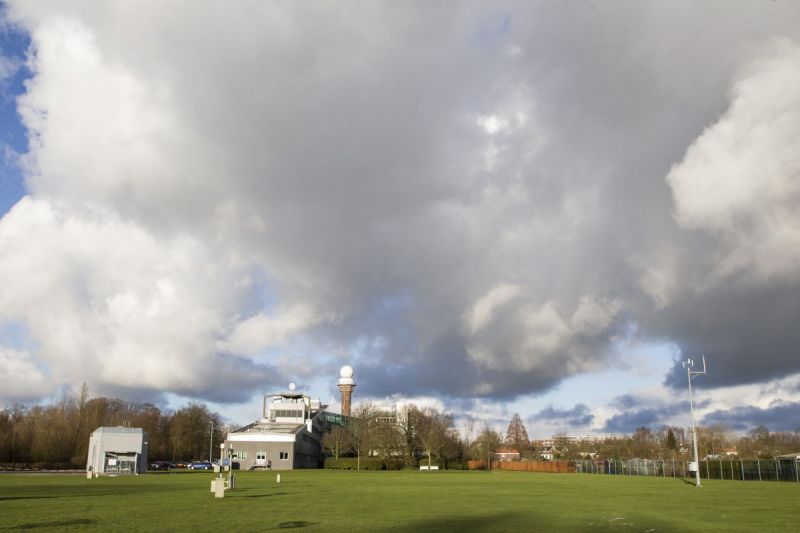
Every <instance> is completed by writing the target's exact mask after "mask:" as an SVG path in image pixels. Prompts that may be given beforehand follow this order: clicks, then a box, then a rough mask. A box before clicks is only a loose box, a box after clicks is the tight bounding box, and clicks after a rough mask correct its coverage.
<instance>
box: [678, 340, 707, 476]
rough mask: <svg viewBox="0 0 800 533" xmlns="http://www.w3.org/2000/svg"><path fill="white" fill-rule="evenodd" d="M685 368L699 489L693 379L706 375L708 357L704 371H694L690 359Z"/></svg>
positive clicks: (698, 460)
mask: <svg viewBox="0 0 800 533" xmlns="http://www.w3.org/2000/svg"><path fill="white" fill-rule="evenodd" d="M683 366H684V367H685V368H686V377H687V379H688V380H689V409H690V410H691V412H692V447H693V448H694V466H695V470H694V475H695V480H696V483H695V485H697V486H698V487H699V486H700V456H699V454H698V453H697V428H696V427H695V422H694V399H693V398H692V377H694V376H699V375H700V374H705V373H706V356H705V355H704V356H703V370H702V372H701V371H692V368H693V367H694V361H693V360H692V359H691V358H689V359H687V360H686V361H684V362H683Z"/></svg>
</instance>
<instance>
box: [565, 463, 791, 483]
mask: <svg viewBox="0 0 800 533" xmlns="http://www.w3.org/2000/svg"><path fill="white" fill-rule="evenodd" d="M689 466H690V463H689V462H688V461H680V460H677V459H675V460H673V459H663V460H662V459H624V460H623V459H617V460H613V459H609V460H604V461H598V460H593V461H590V460H582V461H575V471H576V472H581V473H585V474H603V475H617V476H654V477H672V478H680V477H694V472H693V471H690V470H689ZM700 477H701V478H702V479H727V480H735V481H787V482H789V481H791V482H794V483H800V464H798V461H797V460H795V459H779V458H775V459H708V460H705V461H700Z"/></svg>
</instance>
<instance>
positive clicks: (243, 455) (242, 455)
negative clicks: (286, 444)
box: [233, 451, 289, 461]
mask: <svg viewBox="0 0 800 533" xmlns="http://www.w3.org/2000/svg"><path fill="white" fill-rule="evenodd" d="M278 457H279V458H280V459H283V460H284V461H285V460H288V459H289V452H279V453H278ZM233 458H234V459H247V452H243V451H235V452H233ZM266 458H267V452H256V460H264V459H266Z"/></svg>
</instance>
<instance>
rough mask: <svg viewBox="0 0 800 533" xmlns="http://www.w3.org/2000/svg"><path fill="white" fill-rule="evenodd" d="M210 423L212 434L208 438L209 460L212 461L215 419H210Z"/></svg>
mask: <svg viewBox="0 0 800 533" xmlns="http://www.w3.org/2000/svg"><path fill="white" fill-rule="evenodd" d="M208 423H209V424H211V436H210V437H209V438H208V462H209V463H210V462H211V461H213V459H214V455H213V450H214V421H213V420H209V421H208Z"/></svg>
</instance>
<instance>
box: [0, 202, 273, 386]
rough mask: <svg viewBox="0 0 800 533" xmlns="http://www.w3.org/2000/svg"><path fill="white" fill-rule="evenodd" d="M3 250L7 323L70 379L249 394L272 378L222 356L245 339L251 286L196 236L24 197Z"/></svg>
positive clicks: (8, 222) (2, 303)
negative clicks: (219, 263)
mask: <svg viewBox="0 0 800 533" xmlns="http://www.w3.org/2000/svg"><path fill="white" fill-rule="evenodd" d="M0 255H2V256H3V257H4V260H3V262H2V263H0V280H2V281H1V282H0V286H1V287H2V290H0V293H2V296H0V321H3V320H5V321H9V322H11V321H21V322H22V323H23V324H24V325H25V326H26V329H27V335H28V337H30V338H31V339H32V340H33V341H34V343H35V345H36V355H37V358H38V360H39V361H40V362H41V365H43V367H44V368H46V369H47V371H48V373H49V374H51V375H52V376H58V378H59V379H61V380H65V381H66V382H67V383H81V382H82V381H87V382H90V383H91V384H92V385H93V388H96V390H103V389H106V388H108V387H115V386H116V387H119V386H124V387H130V388H144V389H150V390H154V391H163V390H171V391H174V392H178V393H183V394H200V393H204V392H206V393H208V395H209V396H213V397H216V398H225V397H228V398H239V397H241V396H242V393H243V392H242V391H247V390H248V389H250V388H252V387H254V386H257V385H261V384H262V383H264V382H270V381H271V380H272V379H274V378H273V377H272V375H271V374H272V371H271V368H270V367H269V366H266V365H260V364H254V363H253V362H252V361H249V360H243V359H241V358H240V357H237V356H236V355H235V354H233V353H225V352H222V351H215V350H214V341H215V340H216V339H218V338H220V337H222V338H223V339H225V338H226V337H225V336H226V335H231V336H232V337H233V339H234V341H235V340H237V339H239V337H241V334H240V327H239V325H237V318H238V313H239V310H240V309H241V308H242V306H243V305H244V304H245V302H246V300H247V289H248V287H249V283H248V278H247V275H246V272H242V271H237V269H234V268H230V269H225V270H224V271H221V270H219V269H218V268H217V267H216V266H214V265H215V264H214V262H213V261H212V260H210V257H211V256H213V255H214V252H213V250H210V249H209V248H208V247H207V246H206V245H205V244H204V243H202V242H199V241H197V240H196V239H192V238H189V237H177V238H175V239H170V240H166V241H161V240H159V239H157V238H154V237H153V235H151V234H150V233H148V232H147V231H146V230H145V229H144V228H142V227H141V226H139V225H137V224H135V223H131V222H126V221H123V220H121V219H120V218H119V217H118V216H117V215H116V214H114V213H113V212H108V211H105V210H102V209H91V208H84V209H82V210H80V211H77V210H75V209H73V208H65V209H62V208H60V207H59V206H56V205H53V204H52V203H51V202H48V201H46V200H35V199H32V198H30V197H26V198H24V199H23V200H21V201H20V202H19V203H18V204H17V205H16V206H15V207H14V208H13V209H12V211H11V212H10V213H9V214H8V215H6V216H5V217H4V218H3V219H2V221H0ZM53 258H57V261H56V260H53ZM26 273H27V274H26ZM30 273H35V274H34V275H31V274H30ZM244 322H245V323H246V322H247V321H244ZM21 358H22V356H21V355H17V356H16V359H17V360H21ZM234 368H235V369H236V370H235V371H234V370H232V369H234ZM26 372H27V371H26ZM28 374H30V372H28ZM35 375H38V374H34V376H35ZM37 379H38V378H37ZM39 381H41V380H39ZM39 390H40V389H39Z"/></svg>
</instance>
